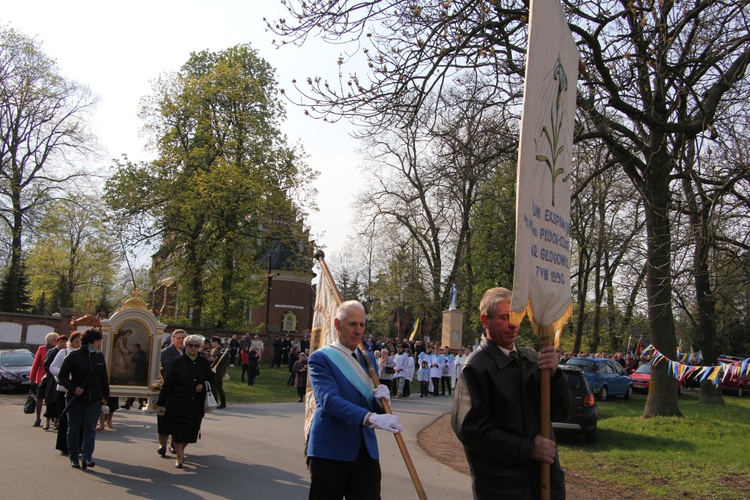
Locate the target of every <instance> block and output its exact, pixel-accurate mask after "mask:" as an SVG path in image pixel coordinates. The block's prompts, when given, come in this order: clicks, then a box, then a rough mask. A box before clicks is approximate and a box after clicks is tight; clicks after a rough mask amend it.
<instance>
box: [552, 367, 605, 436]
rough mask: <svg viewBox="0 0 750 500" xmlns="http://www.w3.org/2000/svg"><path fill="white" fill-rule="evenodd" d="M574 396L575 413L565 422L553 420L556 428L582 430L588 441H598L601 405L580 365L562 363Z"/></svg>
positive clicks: (553, 425) (562, 368)
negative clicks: (597, 426)
mask: <svg viewBox="0 0 750 500" xmlns="http://www.w3.org/2000/svg"><path fill="white" fill-rule="evenodd" d="M560 369H561V370H562V372H563V374H564V375H565V378H566V379H567V381H568V388H569V389H570V394H571V396H572V397H573V415H571V417H570V418H568V419H567V420H565V421H564V422H552V427H553V428H554V429H570V430H574V431H578V432H581V433H582V434H583V435H584V437H585V438H586V442H587V443H592V444H593V443H595V442H596V423H597V421H598V420H599V407H598V406H596V399H595V398H594V393H593V392H592V391H591V387H590V386H589V382H588V379H587V378H586V376H585V375H584V373H583V370H582V369H581V367H580V366H571V365H560Z"/></svg>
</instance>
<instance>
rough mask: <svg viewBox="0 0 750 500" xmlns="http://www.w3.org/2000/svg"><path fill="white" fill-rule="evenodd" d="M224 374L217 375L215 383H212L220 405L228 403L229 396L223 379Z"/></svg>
mask: <svg viewBox="0 0 750 500" xmlns="http://www.w3.org/2000/svg"><path fill="white" fill-rule="evenodd" d="M222 376H223V375H216V376H215V377H214V383H213V385H211V388H212V389H213V393H214V397H215V398H216V399H217V400H218V401H219V404H220V405H225V404H227V396H226V395H225V394H224V381H223V380H222Z"/></svg>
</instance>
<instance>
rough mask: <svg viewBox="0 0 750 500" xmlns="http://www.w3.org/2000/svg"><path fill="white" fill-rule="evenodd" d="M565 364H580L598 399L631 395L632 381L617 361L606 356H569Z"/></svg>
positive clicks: (626, 397)
mask: <svg viewBox="0 0 750 500" xmlns="http://www.w3.org/2000/svg"><path fill="white" fill-rule="evenodd" d="M566 366H580V367H582V368H583V373H584V374H585V375H586V378H587V379H588V381H589V385H590V386H591V390H592V391H594V394H596V397H597V399H598V400H599V401H606V400H607V398H608V397H609V396H624V397H625V399H630V396H632V395H633V381H632V380H631V378H630V377H628V374H627V373H626V372H625V369H624V368H623V367H622V365H620V363H618V362H617V361H613V360H611V359H606V358H571V359H569V360H568V362H567V363H566Z"/></svg>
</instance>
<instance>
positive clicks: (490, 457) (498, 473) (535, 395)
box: [451, 288, 572, 500]
mask: <svg viewBox="0 0 750 500" xmlns="http://www.w3.org/2000/svg"><path fill="white" fill-rule="evenodd" d="M511 298H512V292H511V291H510V290H508V289H505V288H492V289H490V290H488V291H487V292H485V294H484V296H483V297H482V300H481V302H480V304H479V312H480V319H481V321H482V325H483V326H484V328H485V336H484V337H483V338H482V343H481V346H480V348H479V349H477V350H476V351H475V352H473V353H472V355H471V356H470V357H469V360H468V361H467V362H466V364H465V365H464V368H463V369H462V370H461V375H460V377H459V380H458V384H457V386H456V394H455V397H454V399H453V411H452V414H451V423H452V425H453V430H454V432H455V433H456V436H458V439H459V440H460V441H461V442H462V443H463V445H464V452H465V453H466V458H467V459H468V462H469V465H470V467H471V478H472V489H473V491H474V498H477V499H484V498H490V499H495V498H508V499H524V500H528V499H537V498H539V496H540V469H541V464H542V463H543V462H544V463H548V464H551V470H550V475H551V487H550V494H551V495H550V497H551V498H552V499H554V500H559V499H564V498H565V475H564V473H563V471H562V468H561V467H560V461H559V459H558V456H557V446H556V444H555V442H554V440H552V439H546V438H544V437H542V436H541V435H540V433H541V422H540V420H541V417H540V408H539V405H540V390H539V384H540V380H541V376H542V371H543V370H546V369H548V370H550V371H551V373H552V374H553V375H552V378H551V384H550V386H551V391H550V395H551V397H550V405H551V410H552V416H553V419H563V420H564V419H565V418H567V416H568V415H569V414H570V412H571V410H572V401H571V396H570V392H569V391H568V385H567V382H566V381H565V376H564V375H563V374H562V372H561V371H560V370H558V367H557V354H556V353H555V351H554V348H553V347H552V346H547V347H544V348H543V349H542V352H541V353H540V354H537V353H536V352H535V351H533V350H531V349H527V348H523V347H517V346H516V345H515V339H516V336H517V335H518V325H516V324H513V323H511V321H510V301H511ZM553 437H554V436H553Z"/></svg>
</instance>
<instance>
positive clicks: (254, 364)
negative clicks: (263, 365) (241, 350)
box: [247, 347, 260, 385]
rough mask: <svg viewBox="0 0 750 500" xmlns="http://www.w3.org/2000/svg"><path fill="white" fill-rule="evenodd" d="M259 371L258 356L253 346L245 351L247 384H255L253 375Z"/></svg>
mask: <svg viewBox="0 0 750 500" xmlns="http://www.w3.org/2000/svg"><path fill="white" fill-rule="evenodd" d="M259 373H260V356H259V355H258V351H257V349H256V348H255V347H251V348H250V350H249V351H248V353H247V385H255V377H257V376H258V374H259Z"/></svg>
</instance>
